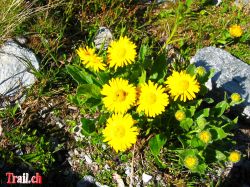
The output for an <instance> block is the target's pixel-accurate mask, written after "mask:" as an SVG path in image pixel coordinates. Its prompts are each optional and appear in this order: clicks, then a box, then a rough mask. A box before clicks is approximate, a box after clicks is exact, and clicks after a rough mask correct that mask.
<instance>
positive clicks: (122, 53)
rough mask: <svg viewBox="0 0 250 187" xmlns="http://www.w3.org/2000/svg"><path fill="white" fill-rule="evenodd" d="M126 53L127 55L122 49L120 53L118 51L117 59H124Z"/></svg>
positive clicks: (124, 49)
mask: <svg viewBox="0 0 250 187" xmlns="http://www.w3.org/2000/svg"><path fill="white" fill-rule="evenodd" d="M126 53H127V50H126V48H124V47H123V48H121V49H120V51H119V54H118V56H119V58H124V56H125V55H126Z"/></svg>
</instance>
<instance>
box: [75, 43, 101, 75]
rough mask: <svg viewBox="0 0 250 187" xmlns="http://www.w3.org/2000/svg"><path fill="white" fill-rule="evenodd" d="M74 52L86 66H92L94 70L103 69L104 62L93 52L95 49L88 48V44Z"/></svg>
mask: <svg viewBox="0 0 250 187" xmlns="http://www.w3.org/2000/svg"><path fill="white" fill-rule="evenodd" d="M76 52H77V54H78V55H79V57H80V59H81V61H82V63H83V64H84V65H85V66H86V68H93V69H94V71H99V70H104V69H105V64H104V63H103V60H102V58H101V57H98V56H97V55H96V54H95V49H92V48H89V47H88V46H87V47H86V48H85V49H84V48H82V47H80V48H79V49H78V50H76Z"/></svg>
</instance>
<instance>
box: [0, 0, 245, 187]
mask: <svg viewBox="0 0 250 187" xmlns="http://www.w3.org/2000/svg"><path fill="white" fill-rule="evenodd" d="M0 1H1V2H0V4H1V5H3V6H1V9H0V42H4V41H5V40H6V39H7V38H10V37H16V36H24V37H27V38H28V43H27V44H26V45H28V47H30V48H32V49H33V50H34V51H35V53H36V54H37V56H38V57H40V59H41V70H40V72H39V74H37V79H38V81H37V83H36V84H35V85H34V86H33V87H32V88H31V89H29V91H28V95H27V99H26V101H25V102H24V103H23V104H22V105H21V106H15V107H9V108H7V109H6V110H1V111H0V117H1V118H0V121H1V122H2V126H3V128H4V132H8V133H5V134H4V136H2V137H1V139H0V145H1V147H0V150H1V156H2V159H3V160H5V161H6V162H8V163H10V164H13V163H21V162H24V163H28V165H32V166H33V167H34V168H35V169H36V170H41V171H42V172H43V173H44V174H47V175H49V173H50V171H55V170H56V171H58V173H62V172H63V171H64V169H65V167H66V164H65V163H61V161H60V159H58V157H57V153H58V152H59V153H63V152H67V151H68V150H71V149H74V148H79V149H80V150H82V151H84V152H86V153H88V154H89V155H90V156H91V158H92V160H93V161H94V162H95V163H94V165H93V166H89V165H86V164H85V162H84V161H82V162H80V163H77V164H76V166H75V172H76V173H77V174H78V175H79V178H80V177H82V176H84V175H86V174H92V175H95V177H96V178H97V180H98V181H99V182H100V183H103V184H108V185H110V186H116V184H115V182H114V180H113V178H112V174H114V173H118V174H119V175H121V176H122V178H123V179H124V182H126V184H129V183H130V178H128V177H127V176H126V175H125V174H124V172H125V167H126V166H128V165H129V164H130V163H131V162H132V160H133V161H134V171H135V173H134V177H135V178H136V176H137V177H138V178H140V176H141V175H142V173H144V172H146V173H147V174H150V175H153V176H154V178H156V177H158V178H159V181H156V180H155V181H151V182H150V183H149V184H148V186H155V185H156V184H157V185H158V186H163V185H165V184H169V186H171V185H175V186H189V185H196V186H197V185H205V184H206V185H209V183H210V185H212V186H213V185H214V184H216V181H212V182H210V180H211V176H207V178H205V179H204V180H203V181H201V180H200V179H198V177H197V176H196V175H190V174H189V173H188V172H179V171H178V170H176V168H179V166H178V165H176V159H177V158H175V156H174V155H173V154H171V153H168V150H164V151H163V153H162V154H161V157H162V160H164V161H165V162H166V163H167V164H169V166H170V167H169V168H168V169H158V167H157V166H156V165H155V164H154V163H153V160H154V157H153V156H152V154H151V153H150V151H149V148H148V147H147V146H145V142H147V141H148V140H147V139H143V138H142V139H140V140H139V141H138V142H137V144H136V146H135V149H134V150H133V151H134V152H135V154H134V156H133V155H132V154H128V155H127V154H119V155H116V154H115V153H114V152H110V149H108V148H107V149H104V148H103V143H102V139H101V137H100V136H95V137H88V138H87V137H85V138H84V139H83V141H82V142H76V141H75V140H74V138H73V131H74V130H73V129H74V127H75V126H76V124H79V123H80V121H79V119H80V118H81V116H84V115H90V116H94V115H95V114H96V112H97V113H98V111H89V110H87V109H85V108H83V107H82V104H81V103H79V101H78V100H77V97H76V96H75V95H74V94H73V93H75V88H76V84H75V83H74V81H73V80H72V79H71V78H70V77H69V75H68V74H67V73H66V69H65V65H67V64H71V63H73V62H72V59H73V57H75V56H76V54H75V49H76V48H77V47H78V46H79V45H81V44H83V43H84V44H89V45H91V44H92V42H93V38H94V36H95V34H96V32H97V30H98V28H99V27H100V26H106V27H108V28H109V29H110V30H111V31H112V33H113V34H114V37H115V38H116V37H118V36H119V35H121V34H124V35H128V36H129V37H131V38H132V39H133V41H135V42H136V43H137V45H138V46H139V45H140V44H144V45H145V46H147V48H146V49H147V50H146V51H147V53H148V55H149V54H155V53H157V51H160V50H162V46H164V44H171V45H173V47H174V48H175V49H176V50H177V51H179V53H180V55H181V56H182V57H183V58H184V59H185V60H186V62H188V61H189V60H190V58H191V57H192V56H193V55H194V54H195V53H196V52H197V50H199V49H200V48H202V47H205V46H210V45H214V46H217V47H221V48H223V49H225V50H227V51H228V52H230V53H231V54H233V55H234V56H236V57H237V58H239V59H241V60H243V61H244V62H246V63H248V64H250V59H249V57H250V50H249V45H250V29H249V28H250V25H249V23H250V16H249V9H248V8H245V9H239V8H236V7H234V6H231V4H232V2H233V1H229V0H227V1H225V2H224V1H223V3H222V4H221V5H220V6H218V7H216V6H212V5H211V4H209V3H206V2H202V1H201V2H195V3H194V4H193V5H192V6H191V7H181V8H180V9H178V8H177V6H178V5H176V4H173V3H163V4H155V3H152V4H146V3H138V2H136V1H131V0H130V1H126V2H124V1H121V0H115V1H111V0H105V1H102V0H90V1H84V2H82V1H78V0H69V1H46V0H38V1H34V2H33V3H25V1H23V0H18V1H15V0H0ZM177 9H178V11H176V10H177ZM177 18H178V19H177ZM176 20H177V21H176ZM234 23H238V24H240V25H241V26H242V27H243V29H244V32H245V34H246V35H247V40H245V41H233V42H232V43H230V42H229V43H228V42H227V41H226V43H225V33H226V32H227V30H228V27H229V26H230V25H231V24H234ZM169 38H170V39H171V40H170V39H169ZM137 50H139V49H137ZM177 63H178V61H177ZM58 121H62V122H63V123H65V126H64V128H59V127H58V126H57V122H58ZM0 124H1V123H0ZM53 137H57V141H58V147H57V148H56V149H54V148H52V147H53V146H52V145H51V142H52V140H53ZM7 142H8V143H7ZM33 142H36V144H35V145H34V144H33ZM18 149H21V150H23V152H24V156H18V155H17V154H16V153H15V151H17V150H18ZM9 150H12V152H13V153H12V154H10V155H9V154H8V153H9ZM164 155H170V157H165V156H164ZM31 156H33V157H31ZM64 156H65V157H67V154H64ZM78 159H79V158H78ZM38 160H39V162H37V161H38ZM63 162H66V161H65V159H64V161H63ZM107 165H108V166H109V168H110V169H109V170H105V169H104V168H105V167H106V166H107ZM180 169H181V168H180ZM210 174H211V175H212V174H213V175H214V173H213V172H212V171H211V173H210Z"/></svg>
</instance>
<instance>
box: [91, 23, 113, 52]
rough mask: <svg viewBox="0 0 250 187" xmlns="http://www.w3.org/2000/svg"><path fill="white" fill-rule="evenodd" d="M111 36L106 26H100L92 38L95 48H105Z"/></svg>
mask: <svg viewBox="0 0 250 187" xmlns="http://www.w3.org/2000/svg"><path fill="white" fill-rule="evenodd" d="M112 37H113V36H112V33H111V32H110V30H109V29H108V28H106V27H100V28H99V30H98V32H97V35H96V37H95V39H94V43H95V47H96V48H97V49H101V48H102V47H103V49H107V48H108V45H109V43H110V42H111V41H112Z"/></svg>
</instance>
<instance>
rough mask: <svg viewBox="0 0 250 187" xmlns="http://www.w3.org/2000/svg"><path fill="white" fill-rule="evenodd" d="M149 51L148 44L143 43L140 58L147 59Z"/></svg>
mask: <svg viewBox="0 0 250 187" xmlns="http://www.w3.org/2000/svg"><path fill="white" fill-rule="evenodd" d="M147 51H148V46H147V45H141V48H140V51H139V60H141V61H142V62H144V61H145V57H146V54H147Z"/></svg>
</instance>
